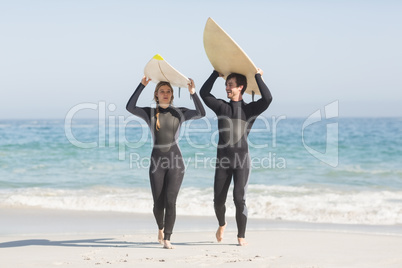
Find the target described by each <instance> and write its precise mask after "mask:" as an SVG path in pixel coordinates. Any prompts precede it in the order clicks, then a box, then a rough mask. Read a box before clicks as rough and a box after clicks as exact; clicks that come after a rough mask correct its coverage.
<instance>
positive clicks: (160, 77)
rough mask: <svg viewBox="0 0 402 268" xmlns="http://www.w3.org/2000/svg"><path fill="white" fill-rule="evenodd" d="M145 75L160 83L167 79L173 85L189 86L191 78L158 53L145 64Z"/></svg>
mask: <svg viewBox="0 0 402 268" xmlns="http://www.w3.org/2000/svg"><path fill="white" fill-rule="evenodd" d="M144 75H145V76H146V77H147V78H151V79H152V82H155V83H158V82H160V81H167V82H169V83H170V84H171V85H172V86H176V87H184V88H186V87H187V84H188V83H190V80H189V79H188V78H187V77H186V76H184V75H183V74H181V73H180V72H179V71H177V70H176V69H175V68H173V67H172V66H171V65H170V64H169V63H168V62H167V61H166V60H164V59H163V58H162V57H161V55H159V54H156V55H155V56H153V57H152V59H151V60H150V61H149V62H148V63H147V65H145V68H144Z"/></svg>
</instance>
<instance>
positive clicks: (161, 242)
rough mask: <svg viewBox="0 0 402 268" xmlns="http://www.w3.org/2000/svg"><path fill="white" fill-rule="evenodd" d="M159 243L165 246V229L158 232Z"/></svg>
mask: <svg viewBox="0 0 402 268" xmlns="http://www.w3.org/2000/svg"><path fill="white" fill-rule="evenodd" d="M158 242H159V244H161V245H163V229H162V230H158Z"/></svg>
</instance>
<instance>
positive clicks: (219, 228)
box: [216, 223, 227, 242]
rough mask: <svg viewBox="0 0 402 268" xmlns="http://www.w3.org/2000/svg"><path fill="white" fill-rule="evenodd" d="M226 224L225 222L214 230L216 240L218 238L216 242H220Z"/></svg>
mask: <svg viewBox="0 0 402 268" xmlns="http://www.w3.org/2000/svg"><path fill="white" fill-rule="evenodd" d="M226 225H227V223H225V225H223V226H219V227H218V230H217V231H216V240H218V242H222V239H223V232H224V231H225V228H226Z"/></svg>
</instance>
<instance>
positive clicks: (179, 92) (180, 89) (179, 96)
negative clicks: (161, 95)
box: [179, 87, 181, 98]
mask: <svg viewBox="0 0 402 268" xmlns="http://www.w3.org/2000/svg"><path fill="white" fill-rule="evenodd" d="M180 90H181V87H179V98H180Z"/></svg>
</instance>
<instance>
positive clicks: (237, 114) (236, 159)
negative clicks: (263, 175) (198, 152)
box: [200, 69, 272, 246]
mask: <svg viewBox="0 0 402 268" xmlns="http://www.w3.org/2000/svg"><path fill="white" fill-rule="evenodd" d="M262 74H263V72H262V70H261V69H257V73H256V74H255V79H256V82H257V85H258V88H259V90H260V92H261V98H260V99H259V100H258V101H253V102H251V103H248V104H247V103H245V102H244V101H243V98H242V96H243V93H244V92H245V90H246V88H247V79H246V77H245V76H244V75H241V74H236V73H233V74H230V75H229V76H228V77H227V79H226V83H225V85H226V93H227V97H228V98H229V99H230V102H226V101H224V100H221V99H216V98H215V97H214V96H213V95H212V94H211V93H210V92H211V89H212V86H213V84H214V83H215V80H216V79H217V78H218V77H219V76H221V77H222V75H221V74H219V73H218V72H217V71H214V72H213V73H212V74H211V76H210V77H209V78H208V80H207V81H206V82H205V83H204V85H203V86H202V88H201V90H200V95H201V98H202V99H203V100H204V102H205V104H206V105H207V106H208V107H209V108H211V110H213V111H214V112H215V114H216V115H217V117H218V129H219V142H218V149H217V162H216V167H215V180H214V208H215V214H216V217H217V219H218V222H219V228H218V230H217V232H216V239H217V240H218V242H221V241H222V239H223V233H224V230H225V227H226V221H225V212H226V207H225V202H226V197H227V193H228V190H229V186H230V183H231V180H232V177H233V182H234V189H233V199H234V203H235V206H236V223H237V230H238V233H237V239H238V243H239V245H240V246H244V245H246V244H247V243H246V241H245V232H246V224H247V207H246V197H245V196H246V190H247V184H248V177H249V173H250V156H249V151H248V144H247V136H248V134H249V132H250V130H251V127H252V125H253V123H254V121H255V119H256V118H257V116H258V115H260V114H261V113H262V112H263V111H265V110H266V109H267V108H268V106H269V104H270V103H271V102H272V96H271V92H270V91H269V89H268V87H267V86H266V85H265V83H264V81H263V80H262V77H261V76H262Z"/></svg>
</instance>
